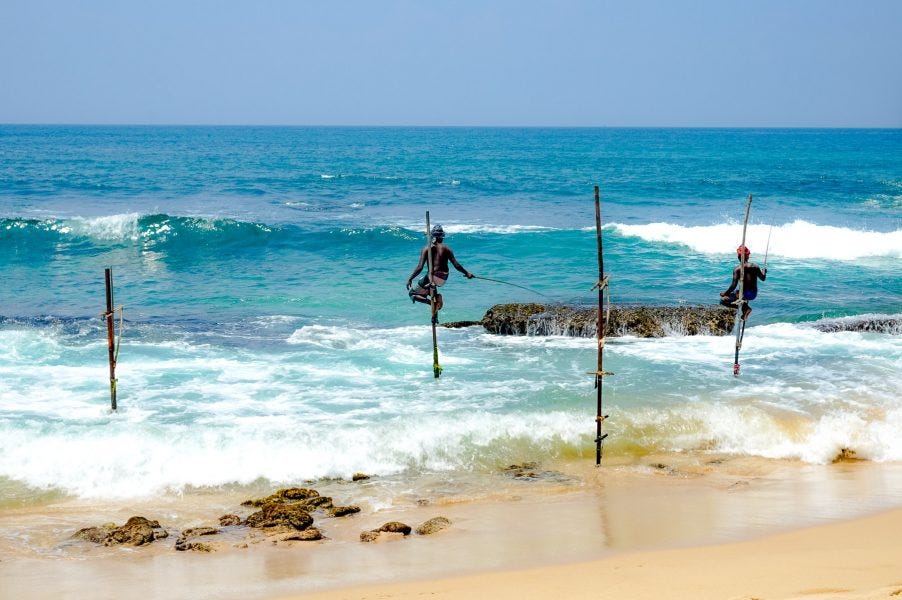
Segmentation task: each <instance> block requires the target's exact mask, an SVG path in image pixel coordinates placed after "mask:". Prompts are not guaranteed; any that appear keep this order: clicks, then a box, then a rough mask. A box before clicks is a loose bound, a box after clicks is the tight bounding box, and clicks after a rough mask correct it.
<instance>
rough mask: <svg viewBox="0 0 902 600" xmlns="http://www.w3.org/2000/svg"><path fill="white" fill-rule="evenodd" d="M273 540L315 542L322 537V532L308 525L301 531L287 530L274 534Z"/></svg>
mask: <svg viewBox="0 0 902 600" xmlns="http://www.w3.org/2000/svg"><path fill="white" fill-rule="evenodd" d="M275 537H276V539H274V540H273V541H274V542H315V541H317V540H321V539H323V537H324V536H323V532H322V531H320V530H319V529H317V528H316V527H308V528H307V529H304V530H301V531H297V530H295V531H289V532H288V533H283V534H280V535H277V536H275Z"/></svg>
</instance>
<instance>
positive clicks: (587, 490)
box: [0, 456, 902, 600]
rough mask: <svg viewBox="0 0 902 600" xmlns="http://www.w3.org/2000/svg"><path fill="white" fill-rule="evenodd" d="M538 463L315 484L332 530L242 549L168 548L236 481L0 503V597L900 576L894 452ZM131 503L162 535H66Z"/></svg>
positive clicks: (647, 591) (760, 593)
mask: <svg viewBox="0 0 902 600" xmlns="http://www.w3.org/2000/svg"><path fill="white" fill-rule="evenodd" d="M536 473H537V475H538V476H537V477H536V478H527V479H525V480H523V479H515V478H510V477H506V476H500V475H499V476H483V477H482V478H481V479H479V480H478V481H476V482H473V481H467V482H458V481H453V480H445V479H443V478H441V477H439V478H436V479H429V480H424V481H417V482H408V481H396V482H390V483H389V484H384V483H382V482H380V481H378V480H373V481H368V482H361V483H351V482H325V483H323V484H322V485H315V487H317V488H318V489H321V491H322V492H323V493H327V494H329V495H332V496H333V497H335V499H336V503H342V504H344V503H350V504H360V505H361V507H362V509H363V510H362V511H361V512H360V513H359V514H356V515H353V516H350V517H342V518H323V517H321V516H316V515H315V516H316V526H317V527H320V528H321V529H322V530H323V531H324V533H325V534H326V536H327V538H328V539H326V540H324V541H320V542H291V543H280V544H272V543H271V542H270V541H257V540H251V541H250V543H248V544H246V547H242V546H245V544H244V542H245V538H244V536H245V535H246V533H247V531H246V530H245V528H232V529H229V528H227V529H226V531H225V532H224V533H223V534H222V535H221V536H217V537H218V538H219V540H220V541H219V542H217V545H218V550H217V551H216V552H214V553H209V554H206V553H196V552H176V551H175V550H174V549H173V545H174V542H175V538H176V537H177V536H178V533H179V531H180V530H182V529H185V528H187V527H196V526H201V525H215V524H216V519H217V518H218V516H219V515H221V514H225V513H228V512H240V511H241V510H242V509H241V507H240V506H239V505H240V502H241V500H244V499H246V497H247V496H248V490H246V489H242V490H240V491H235V490H225V491H223V490H220V491H216V492H212V491H207V492H195V493H186V494H183V495H180V496H169V497H165V498H150V499H146V500H142V501H129V502H115V501H108V502H103V503H98V502H89V501H68V502H58V503H55V504H48V505H44V506H33V507H25V508H13V509H5V510H3V511H2V512H0V523H2V528H0V581H2V582H3V583H2V586H0V598H21V599H25V600H28V599H31V598H47V597H57V598H59V597H63V598H86V597H91V598H123V599H129V598H142V599H147V598H166V599H168V600H171V599H173V598H223V599H230V598H281V597H299V596H306V595H311V594H314V595H315V594H324V595H323V596H321V597H322V598H324V599H326V598H328V599H332V598H376V597H393V598H394V597H396V598H412V597H414V596H417V597H419V596H421V595H430V596H434V597H440V598H442V597H444V598H458V597H459V598H474V597H485V598H489V597H491V598H505V597H510V598H513V597H515V596H516V597H518V598H523V597H527V598H530V597H534V598H547V597H551V596H553V595H561V596H562V597H573V598H582V597H585V598H590V597H591V598H599V597H618V598H644V597H648V598H651V597H655V598H662V597H670V598H682V597H685V598H707V597H710V598H748V599H750V598H753V597H756V598H762V599H763V598H789V597H793V594H795V595H796V596H799V595H803V594H807V596H806V597H810V598H818V597H819V596H818V595H817V594H821V593H822V592H821V591H817V590H828V589H840V588H842V589H843V590H851V591H843V592H841V593H843V594H852V593H859V592H860V593H871V592H872V591H874V590H883V589H884V588H889V587H892V586H898V587H902V542H900V541H899V540H900V539H902V464H873V463H866V462H850V463H838V464H833V465H822V466H812V465H803V464H799V463H792V462H789V461H767V460H761V459H729V458H723V459H716V458H712V457H705V458H697V457H690V456H665V457H645V458H643V459H642V460H641V464H636V463H635V462H633V463H626V462H624V463H623V464H616V463H614V462H612V463H609V464H606V465H605V466H603V467H602V468H600V469H596V468H595V467H594V466H593V465H592V463H591V461H588V460H582V459H581V460H579V461H574V462H569V463H566V464H559V465H544V466H542V467H540V468H538V469H536ZM264 487H265V486H264ZM266 489H269V488H266ZM261 491H265V490H263V488H261ZM270 491H271V490H270ZM244 510H245V512H247V511H248V510H250V509H244ZM135 514H140V515H142V516H146V517H149V518H152V519H157V520H159V521H160V522H161V524H162V525H163V526H164V527H165V528H166V529H167V530H169V532H170V537H169V538H167V539H166V540H161V541H158V542H155V543H153V544H151V545H149V546H144V547H139V548H123V547H113V548H105V547H102V546H95V545H92V544H89V543H86V542H80V541H72V540H70V539H69V536H71V534H72V533H73V532H74V531H75V530H77V529H79V528H81V527H85V526H89V525H99V524H101V523H105V522H110V521H113V522H116V523H118V524H121V523H123V522H124V521H125V520H126V519H127V518H128V517H129V516H132V515H135ZM243 516H246V515H243ZM435 516H444V517H447V518H448V519H450V520H451V522H452V525H451V527H450V528H449V529H447V530H445V531H442V532H440V533H437V534H435V535H431V536H418V535H411V536H408V537H406V538H402V537H401V536H399V535H397V536H386V539H382V540H380V541H379V542H376V543H370V544H365V543H361V542H360V541H359V535H360V532H362V531H364V530H368V529H372V528H375V527H378V526H379V525H381V524H382V523H385V522H387V521H394V520H397V521H403V522H405V523H407V524H408V525H411V526H414V527H416V526H417V525H419V524H420V523H422V522H424V521H426V520H427V519H429V518H432V517H435ZM261 539H262V538H261ZM205 541H206V540H205ZM890 573H895V574H896V576H895V578H893V577H890V576H889V574H890ZM778 575H779V577H778ZM828 575H829V577H828ZM819 581H822V583H817V582H819ZM814 591H817V592H816V593H814ZM891 591H895V588H894V589H893V590H891ZM824 593H825V592H824ZM879 593H883V592H882V591H880V592H879ZM603 594H607V595H603ZM900 595H902V594H900ZM315 597H320V596H315ZM823 597H825V598H827V597H829V598H834V597H856V596H835V595H834V596H823ZM862 597H867V596H862ZM875 597H884V596H875Z"/></svg>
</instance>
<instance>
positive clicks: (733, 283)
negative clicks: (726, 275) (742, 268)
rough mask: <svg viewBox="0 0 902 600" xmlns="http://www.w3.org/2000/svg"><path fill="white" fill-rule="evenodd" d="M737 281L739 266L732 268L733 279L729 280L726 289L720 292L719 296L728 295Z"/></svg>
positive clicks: (734, 287)
mask: <svg viewBox="0 0 902 600" xmlns="http://www.w3.org/2000/svg"><path fill="white" fill-rule="evenodd" d="M738 283H739V267H736V268H735V269H733V281H731V282H730V287H728V288H727V291H725V292H722V293H721V294H720V295H721V296H729V295H730V292H732V291H733V290H734V289H736V284H738Z"/></svg>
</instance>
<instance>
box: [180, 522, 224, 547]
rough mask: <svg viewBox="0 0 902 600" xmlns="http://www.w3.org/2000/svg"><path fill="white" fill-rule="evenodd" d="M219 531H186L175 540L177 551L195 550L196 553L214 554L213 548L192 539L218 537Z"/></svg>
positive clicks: (193, 529)
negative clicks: (208, 536)
mask: <svg viewBox="0 0 902 600" xmlns="http://www.w3.org/2000/svg"><path fill="white" fill-rule="evenodd" d="M217 533H219V530H218V529H216V528H215V527H192V528H190V529H186V530H184V531H183V532H182V534H181V535H180V536H179V537H178V539H177V540H175V549H176V550H179V551H185V550H194V551H196V552H212V551H213V546H211V545H210V544H205V543H203V542H196V541H192V540H191V538H197V537H200V536H204V535H216V534H217Z"/></svg>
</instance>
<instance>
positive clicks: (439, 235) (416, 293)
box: [407, 225, 475, 320]
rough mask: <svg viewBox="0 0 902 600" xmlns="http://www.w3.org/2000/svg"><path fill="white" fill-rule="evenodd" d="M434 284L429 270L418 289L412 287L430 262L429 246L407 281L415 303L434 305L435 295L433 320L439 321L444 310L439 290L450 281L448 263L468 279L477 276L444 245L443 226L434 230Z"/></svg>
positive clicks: (410, 294)
mask: <svg viewBox="0 0 902 600" xmlns="http://www.w3.org/2000/svg"><path fill="white" fill-rule="evenodd" d="M431 233H432V282H430V281H429V270H428V269H427V272H426V275H424V276H423V277H422V278H421V279H420V280H419V281H418V282H417V285H416V287H411V284H412V283H413V279H414V277H416V276H417V275H419V274H420V271H422V270H423V266H424V265H425V264H426V261H427V260H428V259H427V257H428V255H429V250H430V248H429V246H426V247H424V248H423V251H422V252H421V253H420V262H419V263H417V266H416V268H415V269H414V270H413V274H411V276H410V277H409V278H408V279H407V289H408V290H409V292H408V295H409V296H410V299H411V300H412V301H413V302H422V303H423V304H432V298H431V297H430V294H435V304H434V306H433V315H432V318H433V320H436V319H438V311H439V310H441V308H442V295H441V294H439V293H438V288H440V287H442V286H443V285H445V282H446V281H447V280H448V274H449V271H448V263H449V262H450V263H451V264H452V265H454V268H455V269H457V270H458V271H460V272H461V273H463V274H464V276H466V278H467V279H473V277H475V275H473V274H472V273H470V272H469V271H467V270H466V269H465V268H463V267H462V266H461V264H460V263H459V262H457V259H456V258H454V252H453V251H452V250H451V247H450V246H446V245H445V244H444V240H445V231H444V230H443V229H442V226H441V225H436V226H435V227H433V228H432V232H431Z"/></svg>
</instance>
